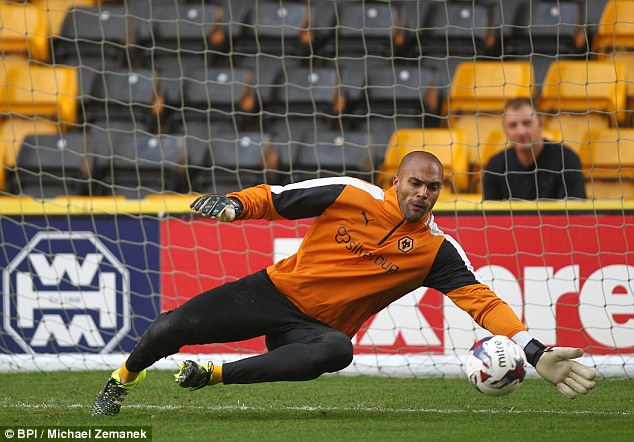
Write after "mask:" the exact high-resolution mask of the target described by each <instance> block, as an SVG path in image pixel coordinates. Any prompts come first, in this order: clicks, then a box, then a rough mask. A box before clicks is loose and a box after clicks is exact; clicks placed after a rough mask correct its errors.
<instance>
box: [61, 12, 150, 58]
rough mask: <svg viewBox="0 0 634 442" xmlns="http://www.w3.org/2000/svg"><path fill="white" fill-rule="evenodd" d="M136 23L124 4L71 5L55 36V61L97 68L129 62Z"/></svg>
mask: <svg viewBox="0 0 634 442" xmlns="http://www.w3.org/2000/svg"><path fill="white" fill-rule="evenodd" d="M137 23H138V22H137V20H135V19H134V17H132V16H129V15H128V14H127V9H126V8H125V7H124V6H118V5H105V4H104V5H101V6H98V7H85V8H72V9H70V10H69V11H68V12H67V13H66V17H65V19H64V22H63V25H62V30H61V33H60V34H59V35H57V36H53V38H52V45H53V60H54V62H55V63H59V64H68V65H71V66H83V67H87V66H89V67H92V68H94V69H97V70H105V69H111V68H113V67H116V66H123V65H126V64H127V61H128V59H129V56H130V54H129V48H131V47H134V46H133V44H132V43H134V32H135V29H136V25H137Z"/></svg>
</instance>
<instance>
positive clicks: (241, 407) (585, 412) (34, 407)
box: [0, 401, 631, 416]
mask: <svg viewBox="0 0 634 442" xmlns="http://www.w3.org/2000/svg"><path fill="white" fill-rule="evenodd" d="M0 403H1V404H2V406H3V407H5V408H19V409H32V410H40V409H52V408H55V409H59V408H64V405H61V404H52V403H51V404H44V403H41V404H29V403H24V402H14V403H7V402H6V401H2V402H0ZM124 407H125V408H132V409H137V410H159V411H173V410H206V411H265V412H266V411H308V412H312V411H330V412H340V411H353V412H354V411H358V412H366V413H367V412H370V413H437V414H467V413H485V414H529V413H536V414H561V415H600V416H608V415H609V416H629V415H631V413H630V412H628V411H590V410H516V409H510V410H499V409H486V408H481V409H460V408H445V409H443V408H380V407H329V406H323V407H321V406H309V405H305V406H302V407H252V406H248V405H214V406H193V405H146V404H125V405H124ZM65 408H68V409H74V408H85V409H86V410H88V409H89V408H90V406H89V405H85V404H68V405H66V406H65Z"/></svg>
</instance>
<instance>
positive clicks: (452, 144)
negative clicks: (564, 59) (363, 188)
mask: <svg viewBox="0 0 634 442" xmlns="http://www.w3.org/2000/svg"><path fill="white" fill-rule="evenodd" d="M465 139H466V134H465V133H464V132H463V131H460V130H450V129H403V130H398V131H396V132H394V133H393V134H392V138H391V139H390V142H389V145H388V147H387V151H386V153H385V162H384V163H383V165H382V167H381V179H380V180H379V184H380V185H381V187H383V188H384V189H388V188H389V187H391V186H392V177H393V175H395V174H396V171H397V170H398V165H399V164H400V162H401V160H402V159H403V157H404V156H405V155H407V154H408V153H410V152H413V151H417V150H424V151H427V152H431V153H432V154H434V155H435V156H436V157H438V159H439V160H440V162H441V163H442V164H443V167H444V172H445V181H446V184H447V185H448V189H449V191H450V192H452V193H462V192H468V191H469V152H468V150H469V147H468V146H467V145H466V144H465V143H464V140H465Z"/></svg>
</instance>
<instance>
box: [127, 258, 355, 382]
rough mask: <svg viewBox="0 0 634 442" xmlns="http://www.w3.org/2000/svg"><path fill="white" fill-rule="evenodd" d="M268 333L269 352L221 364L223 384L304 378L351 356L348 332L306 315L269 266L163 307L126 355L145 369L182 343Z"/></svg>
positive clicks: (337, 367)
mask: <svg viewBox="0 0 634 442" xmlns="http://www.w3.org/2000/svg"><path fill="white" fill-rule="evenodd" d="M259 336H266V347H267V348H268V350H269V352H268V353H265V354H262V355H258V356H253V357H249V358H246V359H242V360H239V361H236V362H230V363H227V364H224V365H223V368H222V375H223V382H224V383H225V384H251V383H256V382H275V381H306V380H310V379H315V378H317V377H319V376H320V375H322V374H324V373H327V372H335V371H339V370H342V369H343V368H345V367H347V366H348V365H350V363H351V362H352V354H353V349H352V343H351V342H350V338H348V336H347V335H345V334H344V333H341V332H339V331H337V330H335V329H333V328H331V327H328V326H326V325H324V324H323V323H321V322H319V321H317V320H315V319H313V318H311V317H309V316H307V315H305V314H304V313H302V312H301V311H300V310H299V309H298V308H297V307H295V305H294V304H293V303H292V302H291V301H290V300H289V299H288V298H287V297H286V296H284V295H283V294H282V293H280V292H279V290H277V288H275V286H274V285H273V283H272V282H271V280H270V279H269V277H268V275H267V274H266V271H265V270H263V271H260V272H258V273H255V274H253V275H249V276H247V277H245V278H243V279H241V280H239V281H236V282H232V283H227V284H224V285H222V286H220V287H216V288H214V289H211V290H209V291H206V292H204V293H201V294H200V295H198V296H196V297H194V298H192V299H190V300H189V301H187V302H186V303H185V304H183V305H182V306H180V307H178V308H177V309H175V310H172V311H170V312H166V313H162V314H160V315H159V317H158V318H157V319H156V320H155V321H154V322H153V323H152V325H151V326H150V328H148V329H147V331H146V332H145V333H144V335H143V337H142V338H141V340H140V341H139V343H138V344H137V345H136V347H135V348H134V350H133V351H132V353H131V354H130V357H129V358H128V360H127V361H126V367H127V369H128V370H130V371H141V370H143V369H144V368H147V367H149V366H151V365H152V364H154V363H155V362H156V361H158V360H159V359H161V358H164V357H166V356H169V355H172V354H174V353H177V352H178V351H179V349H180V348H181V347H183V346H184V345H194V344H210V343H223V342H235V341H243V340H246V339H251V338H255V337H259Z"/></svg>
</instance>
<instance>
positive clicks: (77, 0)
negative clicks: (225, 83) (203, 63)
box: [0, 0, 634, 66]
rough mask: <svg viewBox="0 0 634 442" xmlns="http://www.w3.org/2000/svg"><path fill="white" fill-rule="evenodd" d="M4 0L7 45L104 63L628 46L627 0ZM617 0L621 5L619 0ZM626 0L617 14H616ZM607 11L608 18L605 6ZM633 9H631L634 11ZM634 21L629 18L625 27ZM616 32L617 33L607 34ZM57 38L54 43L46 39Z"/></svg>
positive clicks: (65, 59) (1, 12) (40, 55)
mask: <svg viewBox="0 0 634 442" xmlns="http://www.w3.org/2000/svg"><path fill="white" fill-rule="evenodd" d="M97 3H98V2H95V1H89V0H39V1H35V2H26V3H23V2H19V3H18V2H15V3H14V2H2V3H1V4H0V17H2V21H3V23H11V25H10V26H4V27H3V28H2V36H1V37H2V38H1V39H0V40H1V41H2V46H3V50H4V51H5V52H10V51H11V52H22V53H28V54H29V56H31V57H33V58H34V59H36V60H40V61H45V60H48V58H49V57H51V56H52V58H53V59H54V60H55V61H56V62H57V63H73V61H74V62H76V63H80V64H83V65H93V63H96V64H99V65H100V66H105V65H108V64H110V63H112V62H116V61H119V62H124V61H126V60H129V59H130V58H132V59H135V58H138V57H140V58H144V57H151V58H155V57H162V56H168V57H171V56H173V55H174V54H175V53H176V52H178V56H179V57H183V58H188V57H189V58H196V57H203V58H208V57H215V56H222V55H223V54H224V55H226V54H228V53H230V52H239V53H256V52H257V53H267V54H271V55H277V56H280V55H286V56H307V55H316V56H320V57H341V56H346V55H353V56H362V55H379V56H405V57H413V58H415V57H418V56H420V55H430V54H431V55H436V56H441V57H443V56H447V55H463V56H473V55H478V56H499V55H502V54H506V55H509V54H514V55H528V54H531V53H535V52H538V53H543V54H548V55H555V54H557V55H558V54H565V53H584V52H587V50H588V47H589V46H590V41H591V39H592V38H593V37H594V36H595V34H594V32H595V31H596V37H595V38H596V44H595V43H594V41H593V42H592V44H593V45H595V46H600V45H602V44H603V43H606V42H607V43H609V44H614V36H615V35H616V43H617V44H619V42H620V41H619V38H620V35H621V34H620V33H618V32H617V33H614V32H612V33H610V30H611V29H607V28H606V27H604V26H603V25H604V24H606V23H607V24H608V25H609V24H610V21H609V20H610V18H611V17H616V16H618V20H619V24H618V26H616V27H615V26H614V22H611V24H612V29H616V30H617V31H619V30H620V29H621V28H622V27H621V23H627V22H628V21H630V22H631V20H628V17H631V16H632V14H634V12H633V11H632V9H633V8H632V7H631V5H629V4H628V3H629V2H627V1H620V2H613V1H607V0H597V1H592V2H590V1H585V0H584V1H580V0H531V1H529V0H514V1H504V2H502V1H500V0H485V1H479V2H464V1H446V2H438V1H433V2H414V1H393V2H384V1H371V0H367V1H358V2H355V1H333V0H324V1H320V2H310V1H307V0H305V1H283V2H279V1H260V2H258V3H256V2H253V1H252V0H212V1H207V2H202V1H196V2H178V1H150V0H139V1H135V2H118V4H117V2H114V4H111V3H110V2H108V3H106V2H102V3H101V4H97ZM612 4H616V5H615V6H612ZM614 9H618V11H617V13H612V11H613V10H614ZM599 11H600V12H602V13H603V15H602V17H601V20H599V17H598V14H597V12H599ZM628 14H629V15H628ZM624 26H626V25H624ZM608 37H609V38H610V39H611V41H608V40H607V38H608ZM49 38H50V39H52V43H53V44H52V48H53V53H52V54H50V53H49V45H48V42H47V40H48V39H49Z"/></svg>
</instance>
